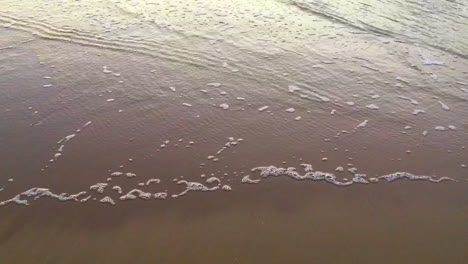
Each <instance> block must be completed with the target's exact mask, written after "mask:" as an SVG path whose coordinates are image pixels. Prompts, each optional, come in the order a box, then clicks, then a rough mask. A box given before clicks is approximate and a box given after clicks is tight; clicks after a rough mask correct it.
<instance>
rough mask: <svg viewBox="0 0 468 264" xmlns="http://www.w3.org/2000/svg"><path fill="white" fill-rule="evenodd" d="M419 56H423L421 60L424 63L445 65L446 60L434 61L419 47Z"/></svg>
mask: <svg viewBox="0 0 468 264" xmlns="http://www.w3.org/2000/svg"><path fill="white" fill-rule="evenodd" d="M419 56H420V57H421V60H422V62H423V64H424V65H435V66H443V65H444V62H442V61H433V60H431V59H429V58H428V57H427V56H426V55H424V53H422V51H421V49H419Z"/></svg>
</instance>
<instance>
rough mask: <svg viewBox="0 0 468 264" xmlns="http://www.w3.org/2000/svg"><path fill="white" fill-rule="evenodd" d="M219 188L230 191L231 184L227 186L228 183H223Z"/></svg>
mask: <svg viewBox="0 0 468 264" xmlns="http://www.w3.org/2000/svg"><path fill="white" fill-rule="evenodd" d="M221 189H222V190H223V191H232V188H231V186H229V185H223V187H221Z"/></svg>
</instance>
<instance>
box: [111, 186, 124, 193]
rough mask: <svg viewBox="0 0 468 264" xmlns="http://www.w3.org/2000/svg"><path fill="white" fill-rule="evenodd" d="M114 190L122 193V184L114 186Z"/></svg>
mask: <svg viewBox="0 0 468 264" xmlns="http://www.w3.org/2000/svg"><path fill="white" fill-rule="evenodd" d="M112 190H114V191H117V193H118V194H122V188H121V187H120V186H117V185H116V186H113V187H112Z"/></svg>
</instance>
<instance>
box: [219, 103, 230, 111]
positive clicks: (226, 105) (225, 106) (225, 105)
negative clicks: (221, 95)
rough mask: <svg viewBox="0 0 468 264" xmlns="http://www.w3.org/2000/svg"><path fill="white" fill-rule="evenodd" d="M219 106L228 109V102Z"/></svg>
mask: <svg viewBox="0 0 468 264" xmlns="http://www.w3.org/2000/svg"><path fill="white" fill-rule="evenodd" d="M219 107H221V108H222V109H224V110H228V109H229V105H228V104H220V105H219Z"/></svg>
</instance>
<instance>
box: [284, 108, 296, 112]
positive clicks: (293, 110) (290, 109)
mask: <svg viewBox="0 0 468 264" xmlns="http://www.w3.org/2000/svg"><path fill="white" fill-rule="evenodd" d="M285 111H286V112H288V113H294V112H295V111H296V109H294V108H288V109H286V110H285Z"/></svg>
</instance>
